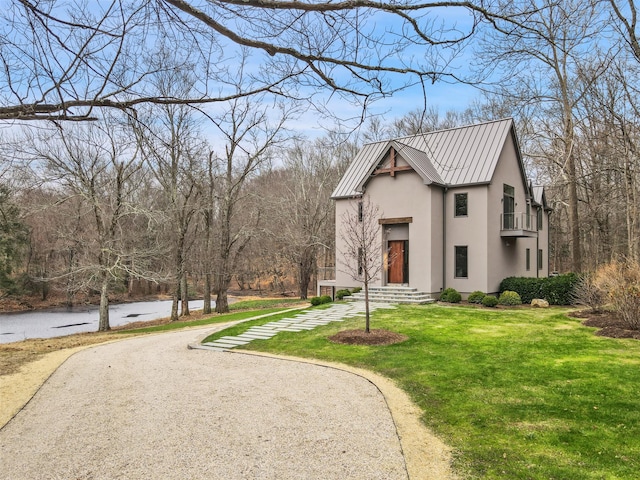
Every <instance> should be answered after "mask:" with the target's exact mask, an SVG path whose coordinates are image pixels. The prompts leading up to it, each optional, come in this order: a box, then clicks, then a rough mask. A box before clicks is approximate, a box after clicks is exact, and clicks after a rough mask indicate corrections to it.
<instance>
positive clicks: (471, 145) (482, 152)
mask: <svg viewBox="0 0 640 480" xmlns="http://www.w3.org/2000/svg"><path fill="white" fill-rule="evenodd" d="M512 128H513V120H512V119H511V118H507V119H503V120H497V121H493V122H485V123H480V124H477V125H469V126H465V127H457V128H451V129H448V130H438V131H434V132H428V133H424V134H419V135H414V136H411V137H403V138H398V139H395V140H386V141H381V142H375V143H369V144H367V145H365V146H364V147H362V149H361V150H360V151H359V152H358V154H357V155H356V157H355V158H354V159H353V161H352V162H351V164H350V165H349V167H348V168H347V170H346V172H345V174H344V175H343V177H342V179H341V180H340V182H339V183H338V186H337V187H336V189H335V190H334V192H333V194H332V195H331V197H332V198H348V197H354V196H359V195H361V194H362V192H363V188H364V186H365V185H366V182H367V180H368V178H369V177H370V175H371V174H372V173H373V171H374V170H375V168H376V166H377V165H378V164H379V163H380V161H381V160H382V158H383V156H384V155H385V154H386V152H387V151H388V150H389V148H390V147H394V149H395V150H396V151H397V152H398V153H399V154H400V156H401V157H402V158H403V159H404V160H405V161H407V163H409V165H411V166H412V167H413V169H414V170H415V171H416V172H417V173H418V174H420V175H421V177H422V178H423V179H424V181H425V183H426V184H429V183H435V184H438V185H443V186H457V185H473V184H483V183H489V182H490V181H491V178H492V176H493V172H494V171H495V168H496V165H497V164H498V159H499V157H500V153H501V152H502V148H503V146H504V144H505V141H506V139H507V136H508V135H509V132H510V131H511V129H512ZM514 142H517V140H516V139H515V138H514ZM516 148H517V144H516ZM523 173H524V172H523Z"/></svg>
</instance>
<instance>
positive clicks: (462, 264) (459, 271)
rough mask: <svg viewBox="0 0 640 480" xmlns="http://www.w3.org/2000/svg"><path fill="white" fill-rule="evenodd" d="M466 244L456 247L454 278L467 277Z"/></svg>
mask: <svg viewBox="0 0 640 480" xmlns="http://www.w3.org/2000/svg"><path fill="white" fill-rule="evenodd" d="M467 250H468V247H467V246H463V247H456V278H467V277H468V272H467Z"/></svg>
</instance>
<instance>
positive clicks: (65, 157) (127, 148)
mask: <svg viewBox="0 0 640 480" xmlns="http://www.w3.org/2000/svg"><path fill="white" fill-rule="evenodd" d="M128 138H130V137H127V135H126V132H124V131H123V130H116V129H114V128H113V127H110V128H101V127H100V126H98V125H91V126H84V127H79V126H78V127H76V128H71V129H69V128H63V127H61V126H58V127H57V128H55V129H54V131H53V132H51V133H49V134H47V136H46V137H43V136H42V135H40V136H39V137H34V138H32V139H31V142H32V143H30V144H27V145H25V147H24V148H25V152H26V153H27V155H29V156H30V157H31V158H32V159H33V161H34V168H35V169H36V170H38V172H39V173H40V174H41V175H43V176H44V178H45V180H46V182H47V184H48V185H49V186H50V187H51V188H54V189H56V188H57V189H62V191H63V192H64V195H65V196H64V197H63V198H62V199H61V201H72V202H73V201H75V200H76V199H78V200H79V202H78V203H77V205H78V208H79V214H80V215H81V216H82V220H81V221H82V223H83V227H82V231H83V236H82V237H81V240H82V242H81V243H80V244H76V251H75V255H77V258H75V259H74V260H73V261H72V262H71V263H70V264H69V270H68V271H66V272H58V275H61V276H67V277H68V276H70V275H75V274H79V275H78V278H82V279H85V280H86V281H87V282H88V285H89V286H92V287H95V288H97V289H98V290H99V291H100V320H99V326H98V329H99V330H100V331H105V330H109V329H110V324H109V293H110V285H111V284H112V283H113V282H114V281H116V280H118V279H120V278H122V275H123V274H125V273H127V274H134V275H144V272H143V270H142V269H140V270H138V271H132V266H133V265H137V266H139V267H142V266H143V262H135V263H134V262H132V261H131V259H132V258H133V257H135V256H136V252H134V251H128V250H127V249H126V248H125V247H126V244H125V242H124V236H125V235H126V233H125V232H126V230H125V229H123V222H124V220H125V218H126V217H127V216H130V215H134V214H136V213H137V209H136V208H135V207H134V206H133V205H131V203H130V198H131V197H130V194H131V192H133V191H135V190H136V187H137V181H139V177H138V176H137V173H138V172H139V170H140V169H141V168H142V159H141V157H140V155H139V151H138V149H137V147H136V145H135V142H133V143H132V142H130V141H129V140H128ZM50 208H55V206H50Z"/></svg>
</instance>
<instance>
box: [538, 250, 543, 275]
mask: <svg viewBox="0 0 640 480" xmlns="http://www.w3.org/2000/svg"><path fill="white" fill-rule="evenodd" d="M538 270H542V249H540V250H538Z"/></svg>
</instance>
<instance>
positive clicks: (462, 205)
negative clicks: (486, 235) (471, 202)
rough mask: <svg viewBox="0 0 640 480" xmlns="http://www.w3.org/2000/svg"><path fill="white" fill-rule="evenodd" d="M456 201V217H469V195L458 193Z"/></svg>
mask: <svg viewBox="0 0 640 480" xmlns="http://www.w3.org/2000/svg"><path fill="white" fill-rule="evenodd" d="M453 198H454V201H455V205H456V209H455V210H456V217H466V216H467V194H466V193H456V194H455V195H454V196H453Z"/></svg>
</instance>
